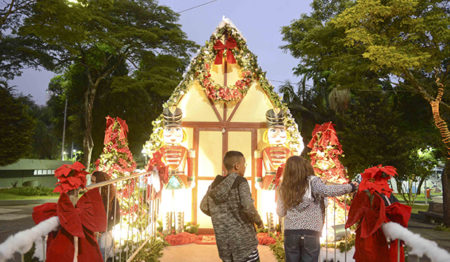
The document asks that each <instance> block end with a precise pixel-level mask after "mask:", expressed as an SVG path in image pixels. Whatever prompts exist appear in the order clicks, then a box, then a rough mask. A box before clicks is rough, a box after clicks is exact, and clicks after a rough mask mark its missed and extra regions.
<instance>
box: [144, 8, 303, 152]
mask: <svg viewBox="0 0 450 262" xmlns="http://www.w3.org/2000/svg"><path fill="white" fill-rule="evenodd" d="M224 34H227V36H231V37H232V38H234V39H235V40H236V42H237V45H238V47H239V48H238V50H239V51H236V50H233V54H234V57H235V58H236V60H237V63H238V64H239V66H241V67H245V69H246V70H249V71H251V72H252V81H257V82H258V84H259V86H260V87H261V89H262V90H263V91H264V93H265V94H266V95H267V97H268V98H269V100H270V102H271V103H272V105H273V106H274V107H278V108H280V109H282V110H284V111H285V113H286V117H285V126H286V130H287V132H288V134H289V146H290V147H291V148H295V149H297V151H298V152H301V151H303V147H304V146H303V141H302V137H301V136H300V133H299V131H298V125H297V124H296V123H295V120H294V118H293V117H292V115H291V113H290V111H289V109H288V107H287V105H286V104H285V103H283V102H282V101H281V97H280V96H279V95H278V94H277V93H276V92H275V91H274V87H273V86H272V84H271V83H270V82H269V81H268V80H267V78H266V72H264V71H262V69H261V68H260V67H259V65H258V63H257V59H256V56H255V55H254V54H253V53H252V52H251V51H250V50H249V49H248V47H247V41H246V39H245V38H244V37H243V35H242V34H241V32H240V31H239V30H238V29H237V28H236V26H235V25H234V24H233V23H232V22H231V20H230V19H228V18H225V17H224V18H223V19H222V21H221V22H220V24H219V25H218V26H217V28H216V30H215V32H214V33H213V34H212V35H211V37H210V40H209V41H206V43H205V45H204V46H202V47H201V48H200V50H199V51H198V53H197V54H196V55H195V56H194V58H193V59H192V60H191V62H190V64H189V67H188V68H187V70H186V72H185V73H184V74H183V80H182V81H181V82H180V83H179V84H178V86H177V87H176V88H175V90H174V91H173V93H172V95H171V96H170V98H169V100H168V101H167V102H166V103H164V104H163V108H166V107H168V106H176V105H178V103H179V102H180V100H181V99H182V98H183V96H184V95H185V94H186V93H187V91H188V89H189V88H190V87H191V86H192V83H193V82H194V81H196V80H199V79H198V75H199V72H201V71H202V68H203V67H204V64H205V63H210V64H211V63H212V62H213V61H211V60H214V57H215V55H216V53H217V52H216V50H214V43H215V42H216V41H217V40H218V39H222V38H223V36H224ZM161 112H162V110H161ZM162 120H163V115H162V114H161V115H160V116H159V117H158V118H157V119H156V120H155V121H153V122H152V124H153V132H152V134H151V135H150V139H149V140H148V141H147V142H146V143H145V145H144V148H143V150H142V152H143V153H144V154H145V155H147V156H151V154H152V153H153V152H155V151H156V150H158V149H159V148H160V147H161V146H162V141H161V137H160V132H161V130H162V129H163V121H162Z"/></svg>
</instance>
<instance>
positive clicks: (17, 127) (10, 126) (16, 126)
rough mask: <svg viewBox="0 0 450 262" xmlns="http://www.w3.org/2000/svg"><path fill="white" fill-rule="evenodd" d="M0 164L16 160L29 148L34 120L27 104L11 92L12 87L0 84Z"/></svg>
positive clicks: (27, 151) (26, 152)
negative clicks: (0, 121) (0, 122)
mask: <svg viewBox="0 0 450 262" xmlns="http://www.w3.org/2000/svg"><path fill="white" fill-rule="evenodd" d="M0 119H2V124H1V126H0V166H3V165H8V164H12V163H14V162H16V161H17V160H18V159H19V158H21V157H23V156H25V155H26V154H28V153H29V151H30V150H31V143H32V137H33V129H34V126H35V122H34V121H33V119H32V118H31V116H30V115H28V113H27V106H26V105H24V104H23V103H21V101H20V99H18V98H17V97H15V96H14V95H13V94H12V89H11V88H9V87H7V86H4V85H3V86H0Z"/></svg>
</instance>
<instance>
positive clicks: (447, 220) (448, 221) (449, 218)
mask: <svg viewBox="0 0 450 262" xmlns="http://www.w3.org/2000/svg"><path fill="white" fill-rule="evenodd" d="M436 84H437V86H438V94H437V96H436V99H435V100H432V101H430V105H431V111H432V112H433V119H434V124H435V125H436V127H437V128H438V129H439V132H440V133H441V138H442V143H444V145H445V146H446V148H447V160H446V161H445V168H444V173H443V174H442V192H443V195H442V201H443V206H444V224H445V225H446V226H450V195H449V194H450V192H449V190H450V184H449V182H450V181H449V180H450V132H449V130H448V126H447V123H446V122H445V121H444V119H442V117H441V115H440V112H439V104H440V103H441V100H442V97H443V96H444V85H443V84H442V83H441V82H440V81H439V78H436Z"/></svg>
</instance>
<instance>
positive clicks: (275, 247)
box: [269, 235, 286, 262]
mask: <svg viewBox="0 0 450 262" xmlns="http://www.w3.org/2000/svg"><path fill="white" fill-rule="evenodd" d="M275 240H276V243H275V244H272V245H270V246H269V247H270V250H272V252H273V255H274V256H275V259H276V260H277V261H278V262H284V261H285V259H286V254H285V252H284V237H283V236H282V235H280V236H279V237H275Z"/></svg>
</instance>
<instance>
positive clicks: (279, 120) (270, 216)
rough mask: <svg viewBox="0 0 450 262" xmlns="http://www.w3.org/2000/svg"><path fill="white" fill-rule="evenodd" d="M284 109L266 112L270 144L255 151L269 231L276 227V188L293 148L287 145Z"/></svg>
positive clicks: (267, 139)
mask: <svg viewBox="0 0 450 262" xmlns="http://www.w3.org/2000/svg"><path fill="white" fill-rule="evenodd" d="M284 118H285V116H284V111H282V110H280V109H279V108H275V109H270V110H268V111H267V112H266V119H267V124H268V130H267V131H266V133H265V134H264V140H265V142H266V143H268V146H266V147H265V148H263V149H262V150H261V151H260V152H258V151H257V152H255V158H256V161H257V162H256V170H257V172H256V188H257V189H259V190H260V194H261V198H262V201H263V202H261V203H264V205H263V206H261V211H262V213H263V214H264V213H265V214H266V217H265V219H266V223H267V226H268V228H269V231H273V230H274V229H275V226H276V224H278V222H279V219H278V221H276V220H277V219H276V217H275V207H276V199H275V189H276V188H277V187H278V186H279V184H280V179H281V176H282V174H283V168H284V163H285V162H286V160H287V159H288V158H289V157H290V156H291V154H292V153H291V150H290V149H289V148H288V147H286V145H285V144H286V141H287V133H286V129H285V126H284Z"/></svg>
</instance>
